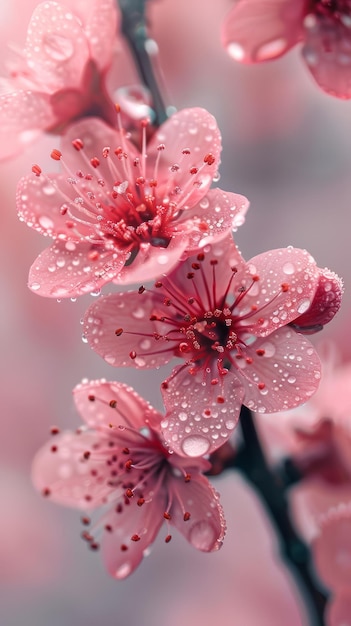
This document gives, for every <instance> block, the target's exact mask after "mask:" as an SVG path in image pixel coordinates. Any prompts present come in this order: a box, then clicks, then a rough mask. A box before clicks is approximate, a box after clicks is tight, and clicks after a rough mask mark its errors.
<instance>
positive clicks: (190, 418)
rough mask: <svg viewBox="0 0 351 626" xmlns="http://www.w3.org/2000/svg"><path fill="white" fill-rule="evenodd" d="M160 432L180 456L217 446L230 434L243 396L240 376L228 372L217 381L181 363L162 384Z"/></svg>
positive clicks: (199, 452) (198, 453) (196, 453)
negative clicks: (163, 411)
mask: <svg viewBox="0 0 351 626" xmlns="http://www.w3.org/2000/svg"><path fill="white" fill-rule="evenodd" d="M162 395H163V401H164V404H165V407H166V416H165V419H164V420H163V421H162V422H161V428H162V433H163V436H164V437H165V439H166V442H167V443H168V445H169V446H170V448H171V449H172V450H173V451H174V452H177V453H178V454H180V455H181V456H190V457H198V456H203V455H204V454H210V453H211V452H213V451H214V450H217V448H219V447H220V446H221V445H223V443H224V442H225V441H226V440H227V439H228V438H229V437H230V435H231V433H232V432H233V430H234V428H235V426H236V424H237V421H238V419H239V413H240V409H241V405H242V400H243V396H244V389H243V386H242V384H241V382H240V380H239V377H238V376H237V375H236V374H233V373H232V372H228V373H227V374H226V375H225V376H223V377H222V378H221V379H220V380H219V382H218V380H217V379H215V378H214V376H211V375H210V374H208V373H205V372H204V371H200V372H198V373H196V374H192V373H191V372H190V371H189V369H188V367H184V366H180V367H177V368H175V369H174V370H173V372H172V375H171V377H170V378H168V379H167V380H166V381H165V383H164V384H163V388H162Z"/></svg>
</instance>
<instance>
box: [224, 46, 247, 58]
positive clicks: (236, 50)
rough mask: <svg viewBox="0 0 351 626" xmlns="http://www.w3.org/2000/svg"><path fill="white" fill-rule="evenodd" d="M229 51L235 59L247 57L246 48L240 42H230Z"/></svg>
mask: <svg viewBox="0 0 351 626" xmlns="http://www.w3.org/2000/svg"><path fill="white" fill-rule="evenodd" d="M227 52H228V54H229V56H231V57H232V59H234V61H242V60H243V59H244V57H245V50H244V48H243V47H242V46H241V45H240V44H239V43H236V42H235V41H232V42H231V43H230V44H228V46H227Z"/></svg>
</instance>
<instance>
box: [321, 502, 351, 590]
mask: <svg viewBox="0 0 351 626" xmlns="http://www.w3.org/2000/svg"><path fill="white" fill-rule="evenodd" d="M319 525H320V531H319V534H318V536H317V537H316V539H315V540H314V542H313V544H312V551H313V557H314V564H315V567H316V569H317V572H318V575H319V576H320V577H321V579H322V581H323V582H324V583H325V584H326V585H327V587H328V588H329V589H331V590H333V591H334V590H338V591H351V504H350V503H349V504H344V503H342V504H340V505H339V506H338V507H335V508H333V509H330V510H329V511H328V512H327V513H326V514H325V515H324V516H323V518H322V519H321V520H320V522H319Z"/></svg>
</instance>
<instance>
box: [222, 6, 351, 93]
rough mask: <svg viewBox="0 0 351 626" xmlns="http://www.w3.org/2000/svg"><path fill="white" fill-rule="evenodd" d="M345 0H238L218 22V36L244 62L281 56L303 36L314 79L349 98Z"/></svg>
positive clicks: (350, 21) (350, 19)
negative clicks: (225, 16) (219, 25)
mask: <svg viewBox="0 0 351 626" xmlns="http://www.w3.org/2000/svg"><path fill="white" fill-rule="evenodd" d="M350 27H351V2H350V0H332V1H331V0H294V1H291V0H238V1H237V2H236V3H235V4H234V6H233V8H232V9H231V11H230V13H229V15H228V16H227V18H226V20H225V23H224V25H223V32H222V41H223V45H224V46H225V48H226V49H227V51H228V53H229V54H230V56H232V57H233V58H234V59H235V60H236V61H240V62H243V63H259V62H261V61H268V60H271V59H275V58H278V57H280V56H281V55H282V54H284V53H285V52H287V51H288V50H290V48H292V47H293V46H295V45H296V44H297V43H299V42H302V44H303V47H302V55H303V58H304V60H305V63H306V65H307V67H308V69H309V70H310V72H311V74H312V76H313V77H314V79H315V80H316V82H317V83H318V85H319V86H320V87H321V88H322V89H323V90H324V91H326V92H328V93H330V94H331V95H333V96H336V97H338V98H343V99H348V98H351V30H350Z"/></svg>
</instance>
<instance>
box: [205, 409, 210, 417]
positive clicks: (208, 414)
mask: <svg viewBox="0 0 351 626" xmlns="http://www.w3.org/2000/svg"><path fill="white" fill-rule="evenodd" d="M204 413H205V415H206V416H207V417H209V416H210V415H211V409H205V410H204Z"/></svg>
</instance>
